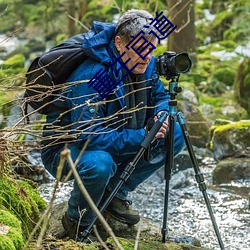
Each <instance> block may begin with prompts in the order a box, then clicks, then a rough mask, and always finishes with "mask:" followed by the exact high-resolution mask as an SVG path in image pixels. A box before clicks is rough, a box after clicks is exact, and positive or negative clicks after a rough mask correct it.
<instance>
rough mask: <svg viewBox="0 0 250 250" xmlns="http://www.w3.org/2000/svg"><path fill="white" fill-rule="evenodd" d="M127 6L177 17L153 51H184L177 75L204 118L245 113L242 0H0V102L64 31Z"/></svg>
mask: <svg viewBox="0 0 250 250" xmlns="http://www.w3.org/2000/svg"><path fill="white" fill-rule="evenodd" d="M131 8H137V9H145V10H148V11H149V12H151V13H152V14H153V15H155V12H156V11H158V12H161V11H164V15H165V16H166V17H168V18H169V20H170V21H171V22H172V23H173V24H175V25H177V29H176V30H175V31H174V32H173V33H172V34H171V35H170V36H169V37H168V39H167V40H165V41H162V42H161V44H160V45H159V46H158V47H157V49H156V50H155V56H159V55H160V54H162V53H164V52H165V51H167V50H171V51H175V52H177V53H180V52H188V53H189V55H190V56H191V58H192V60H193V67H192V69H191V71H190V73H189V74H188V75H185V76H184V75H182V76H181V78H180V81H181V82H185V81H186V82H188V84H189V85H190V86H189V87H190V89H195V91H196V94H197V95H198V100H199V104H200V106H202V105H203V109H206V108H207V107H208V106H207V105H210V106H211V105H212V111H211V112H210V113H208V114H207V118H210V119H211V120H212V121H213V120H214V119H216V118H227V119H229V120H233V121H235V120H240V119H247V118H249V115H250V104H249V102H248V100H247V99H248V96H249V95H248V93H249V91H250V73H249V71H250V70H249V67H250V66H249V56H250V51H249V50H250V49H249V46H250V45H249V37H250V28H249V25H248V24H249V23H250V3H249V1H247V0H239V1H234V0H227V1H221V0H215V1H211V0H204V1H202V0H197V1H194V0H189V1H188V0H187V1H182V0H179V1H174V0H169V1H163V0H143V1H142V0H141V1H133V2H131V1H119V0H117V1H114V0H103V1H99V0H98V1H97V0H91V1H86V0H80V1H76V0H70V1H68V0H43V1H39V0H38V1H34V0H33V1H32V0H0V13H1V16H0V18H1V27H0V33H1V34H2V35H4V36H3V37H4V38H3V39H2V40H0V48H1V49H0V63H1V64H0V65H1V71H0V86H1V90H0V104H1V105H2V104H4V103H6V102H7V101H9V100H11V99H14V98H15V96H16V95H17V94H18V93H19V90H21V91H22V90H23V89H22V87H21V88H17V86H19V87H20V86H23V85H24V82H25V72H26V70H27V66H28V65H29V63H30V62H31V60H33V59H34V58H35V56H37V55H39V54H42V53H43V52H44V51H46V50H48V49H49V48H51V47H52V46H54V45H57V44H59V43H60V42H62V41H63V40H65V39H66V38H68V37H70V36H72V35H75V34H77V33H84V32H87V30H88V29H90V28H91V25H92V22H93V21H94V20H97V21H104V22H116V21H117V18H118V17H119V16H120V15H121V14H122V13H123V12H124V11H126V10H128V9H131ZM14 39H18V40H19V43H18V45H17V46H16V47H15V48H14V49H13V50H11V51H10V50H8V48H6V46H7V44H8V42H10V41H11V40H14ZM5 45H6V46H5ZM240 65H241V66H240ZM164 80H165V79H163V81H164ZM165 83H167V82H166V81H165ZM7 89H8V91H7V92H6V90H7ZM228 105H229V106H231V107H232V106H234V109H233V110H231V112H230V110H229V111H227V112H223V111H222V110H221V108H222V107H225V106H228ZM10 107H11V105H7V107H6V105H3V106H1V113H2V115H3V118H2V119H1V127H4V126H5V125H6V123H5V121H6V120H5V119H6V117H7V116H8V113H9V111H10ZM201 108H202V107H201ZM225 115H226V117H225Z"/></svg>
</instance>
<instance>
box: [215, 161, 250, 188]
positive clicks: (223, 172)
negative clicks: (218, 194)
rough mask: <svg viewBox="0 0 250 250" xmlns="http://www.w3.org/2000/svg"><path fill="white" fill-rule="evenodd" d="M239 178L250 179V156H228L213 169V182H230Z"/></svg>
mask: <svg viewBox="0 0 250 250" xmlns="http://www.w3.org/2000/svg"><path fill="white" fill-rule="evenodd" d="M238 179H250V158H246V157H242V158H226V159H224V160H222V161H220V162H219V163H218V164H217V165H216V167H215V169H214V171H213V183H214V184H221V183H228V182H230V181H233V180H238Z"/></svg>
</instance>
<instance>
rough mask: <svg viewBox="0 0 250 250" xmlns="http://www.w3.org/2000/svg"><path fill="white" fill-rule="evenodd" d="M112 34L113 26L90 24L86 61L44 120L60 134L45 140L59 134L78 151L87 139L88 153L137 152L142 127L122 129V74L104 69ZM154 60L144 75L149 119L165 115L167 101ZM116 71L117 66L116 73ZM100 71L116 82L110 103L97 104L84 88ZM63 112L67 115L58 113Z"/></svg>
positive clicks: (110, 58)
mask: <svg viewBox="0 0 250 250" xmlns="http://www.w3.org/2000/svg"><path fill="white" fill-rule="evenodd" d="M114 31H115V25H114V24H109V23H101V22H94V23H93V28H92V30H91V31H89V32H88V33H86V35H85V39H84V41H83V48H84V50H85V54H86V56H87V57H88V59H86V60H85V61H84V62H83V63H82V64H81V65H80V66H79V67H78V68H77V69H76V70H75V71H74V72H73V73H72V75H71V76H70V77H69V79H68V80H67V82H68V87H67V89H65V90H64V91H63V93H62V94H63V101H60V100H59V101H57V102H56V103H55V108H54V109H53V111H52V112H51V113H50V114H49V115H48V116H47V123H48V124H53V126H59V127H61V128H63V131H61V132H60V131H59V130H60V129H59V130H58V129H57V131H59V132H52V131H51V132H48V131H47V132H45V133H44V135H45V136H48V135H50V136H55V135H57V136H58V134H60V133H63V134H62V136H61V138H66V137H68V138H70V140H71V141H72V140H73V141H74V143H77V144H78V146H79V147H83V145H84V143H85V142H86V141H87V139H88V140H89V141H88V147H87V149H88V150H104V151H107V152H109V153H111V154H113V155H125V154H132V153H135V152H136V151H137V150H138V149H139V148H140V143H141V142H142V140H143V139H144V137H145V130H144V128H143V127H142V128H139V129H126V128H125V127H124V120H123V119H124V116H123V112H122V111H124V108H125V100H124V96H123V95H124V88H123V82H122V81H121V78H122V72H121V70H120V71H119V73H115V71H114V70H112V71H111V69H110V67H108V66H109V62H113V61H114V55H115V53H116V51H115V46H114V39H113V38H114ZM155 60H156V59H155V58H154V57H152V59H151V62H150V64H149V65H148V68H147V70H146V72H145V79H146V80H147V86H149V87H150V88H149V89H148V90H147V96H148V103H147V106H148V107H153V109H151V110H152V111H153V112H152V114H150V115H151V116H153V115H155V114H157V113H158V112H159V111H162V110H166V111H168V100H169V95H168V94H167V93H166V92H165V90H164V87H163V84H162V82H161V81H160V80H159V77H158V75H157V73H156V69H155ZM119 67H120V65H118V64H117V69H118V68H119ZM100 69H107V70H108V72H109V75H110V76H111V77H112V79H114V80H116V81H117V82H120V83H119V85H118V86H117V88H116V91H115V93H114V95H115V97H116V98H115V100H114V101H110V102H109V101H106V102H104V101H101V98H100V97H99V94H98V93H97V92H96V91H95V90H94V89H93V88H91V87H89V86H88V84H87V82H88V81H89V80H90V79H91V78H92V77H93V76H94V75H95V74H96V73H97V72H98V71H99V70H100ZM78 81H80V83H79V82H78ZM100 101H101V102H100ZM97 102H98V104H97ZM65 109H66V110H69V111H66V112H62V110H65ZM148 116H149V115H148ZM94 118H95V119H94ZM47 127H48V126H47ZM60 141H63V140H61V139H60ZM47 143H48V142H47ZM54 143H55V141H54ZM47 145H48V144H47Z"/></svg>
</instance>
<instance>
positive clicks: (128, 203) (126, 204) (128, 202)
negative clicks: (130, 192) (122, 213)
mask: <svg viewBox="0 0 250 250" xmlns="http://www.w3.org/2000/svg"><path fill="white" fill-rule="evenodd" d="M123 204H124V206H125V208H127V209H128V208H129V206H131V205H132V201H130V200H125V201H123Z"/></svg>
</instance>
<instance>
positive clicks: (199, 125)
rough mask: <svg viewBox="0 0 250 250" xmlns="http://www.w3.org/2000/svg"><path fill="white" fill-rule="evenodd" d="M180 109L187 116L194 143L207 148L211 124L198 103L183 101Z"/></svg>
mask: <svg viewBox="0 0 250 250" xmlns="http://www.w3.org/2000/svg"><path fill="white" fill-rule="evenodd" d="M180 109H181V111H182V113H183V115H184V117H185V123H186V126H187V130H188V132H189V136H190V141H191V143H192V145H194V146H197V147H203V148H205V147H206V144H207V143H208V139H209V127H210V124H209V123H208V121H207V120H206V119H205V118H204V116H203V115H202V113H201V111H200V110H199V109H198V107H197V106H196V105H194V104H192V103H190V102H188V101H181V108H180Z"/></svg>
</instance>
